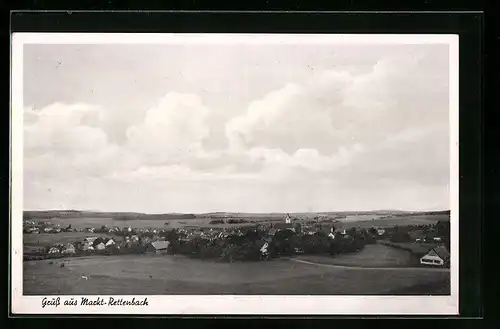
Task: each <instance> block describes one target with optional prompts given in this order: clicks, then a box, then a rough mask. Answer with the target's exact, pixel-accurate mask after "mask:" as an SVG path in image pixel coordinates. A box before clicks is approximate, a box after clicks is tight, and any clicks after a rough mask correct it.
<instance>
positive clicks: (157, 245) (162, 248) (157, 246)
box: [147, 241, 170, 254]
mask: <svg viewBox="0 0 500 329" xmlns="http://www.w3.org/2000/svg"><path fill="white" fill-rule="evenodd" d="M169 246H170V242H168V241H154V242H151V243H150V244H149V245H148V248H147V251H148V252H154V253H157V254H163V253H166V252H167V251H168V247H169Z"/></svg>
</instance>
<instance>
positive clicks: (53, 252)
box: [49, 247, 59, 255]
mask: <svg viewBox="0 0 500 329" xmlns="http://www.w3.org/2000/svg"><path fill="white" fill-rule="evenodd" d="M57 254H59V249H58V248H56V247H52V248H50V249H49V255H57Z"/></svg>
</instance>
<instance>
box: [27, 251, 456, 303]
mask: <svg viewBox="0 0 500 329" xmlns="http://www.w3.org/2000/svg"><path fill="white" fill-rule="evenodd" d="M60 263H65V266H64V267H61V266H60ZM23 266H24V274H23V280H24V284H23V294H24V295H50V294H61V295H120V294H127V295H158V294H160V295H162V294H179V295H190V294H234V295H252V294H256V295H294V294H298V295H302V294H312V295H377V294H392V293H397V291H404V290H405V289H406V290H411V289H414V287H419V286H420V287H422V286H423V287H426V286H428V285H434V286H436V287H438V288H439V289H441V290H440V291H439V292H435V291H432V290H429V289H420V290H421V291H420V292H414V291H413V292H412V293H413V294H433V293H443V288H442V285H443V282H446V280H449V272H446V271H433V270H429V269H412V270H405V269H397V268H396V269H370V270H366V269H352V268H343V267H330V266H318V265H316V264H303V263H299V262H295V261H292V260H288V259H277V260H272V261H266V262H264V263H263V262H235V263H220V262H214V261H203V260H198V259H190V258H186V257H183V256H172V255H126V256H91V257H82V258H68V259H57V260H41V261H31V262H24V264H23ZM82 276H87V277H88V280H84V279H82ZM436 287H434V288H433V289H437V288H436ZM417 290H418V289H417ZM444 290H445V292H444V293H447V294H449V288H446V285H445V289H444Z"/></svg>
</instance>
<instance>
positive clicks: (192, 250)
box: [167, 229, 376, 262]
mask: <svg viewBox="0 0 500 329" xmlns="http://www.w3.org/2000/svg"><path fill="white" fill-rule="evenodd" d="M167 238H168V239H169V241H170V242H171V246H170V249H169V252H170V253H172V254H182V255H186V256H190V257H195V258H202V259H219V260H222V261H229V262H232V261H245V260H246V261H257V260H262V259H268V258H277V257H281V256H291V255H293V254H296V253H304V254H329V255H332V256H334V255H337V254H342V253H351V252H357V251H360V250H361V249H363V248H364V246H365V245H367V244H372V243H376V239H375V237H374V236H373V235H372V234H369V233H368V232H367V231H366V230H363V231H359V232H358V231H356V229H351V230H350V231H349V232H348V235H346V236H345V237H343V236H339V237H337V238H335V239H332V238H330V237H329V236H328V235H327V234H326V233H324V232H317V233H315V234H313V235H298V234H296V233H295V232H293V231H291V230H282V231H278V232H276V234H275V235H274V236H273V237H272V239H269V238H268V237H267V234H266V232H264V231H259V230H248V231H246V232H245V233H243V234H242V235H237V234H233V235H230V236H228V237H226V238H219V239H206V238H202V237H196V238H194V239H192V240H188V241H185V240H183V239H182V238H180V237H179V236H178V235H177V234H176V233H175V230H172V231H171V232H170V233H169V234H168V236H167ZM266 244H267V248H265V249H266V250H265V252H262V251H261V250H262V248H263V247H264V246H265V245H266Z"/></svg>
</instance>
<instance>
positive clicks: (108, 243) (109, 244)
mask: <svg viewBox="0 0 500 329" xmlns="http://www.w3.org/2000/svg"><path fill="white" fill-rule="evenodd" d="M113 245H115V241H114V240H113V239H109V240H108V241H107V242H106V247H111V246H113Z"/></svg>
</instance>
